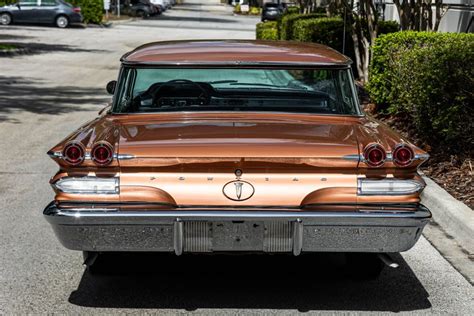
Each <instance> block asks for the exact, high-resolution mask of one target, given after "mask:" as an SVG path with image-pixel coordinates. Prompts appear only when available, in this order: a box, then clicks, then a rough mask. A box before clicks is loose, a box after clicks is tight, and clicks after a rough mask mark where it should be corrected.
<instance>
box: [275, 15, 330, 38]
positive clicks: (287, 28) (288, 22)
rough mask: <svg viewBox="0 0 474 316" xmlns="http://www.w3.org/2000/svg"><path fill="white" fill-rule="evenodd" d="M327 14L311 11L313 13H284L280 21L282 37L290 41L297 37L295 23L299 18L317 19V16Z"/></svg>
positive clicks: (320, 16)
mask: <svg viewBox="0 0 474 316" xmlns="http://www.w3.org/2000/svg"><path fill="white" fill-rule="evenodd" d="M325 16H326V14H322V13H311V14H299V13H292V14H284V15H283V16H282V17H281V19H280V21H279V27H278V30H279V32H280V33H279V34H280V39H281V40H284V41H290V40H293V39H295V38H294V36H295V33H296V32H295V27H294V24H295V22H296V21H299V20H307V19H315V18H322V17H325Z"/></svg>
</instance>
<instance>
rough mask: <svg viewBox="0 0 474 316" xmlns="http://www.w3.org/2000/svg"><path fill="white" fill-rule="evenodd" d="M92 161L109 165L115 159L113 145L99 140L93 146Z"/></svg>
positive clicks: (100, 164) (101, 164)
mask: <svg viewBox="0 0 474 316" xmlns="http://www.w3.org/2000/svg"><path fill="white" fill-rule="evenodd" d="M91 159H92V161H93V162H94V163H95V164H96V165H99V166H107V165H108V164H110V163H111V162H112V160H113V159H114V151H113V149H112V145H110V144H109V143H106V142H99V143H97V144H95V145H94V146H93V147H92V150H91Z"/></svg>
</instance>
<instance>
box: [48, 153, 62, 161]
mask: <svg viewBox="0 0 474 316" xmlns="http://www.w3.org/2000/svg"><path fill="white" fill-rule="evenodd" d="M47 154H48V156H50V157H51V158H60V159H62V158H63V153H62V152H60V151H48V152H47Z"/></svg>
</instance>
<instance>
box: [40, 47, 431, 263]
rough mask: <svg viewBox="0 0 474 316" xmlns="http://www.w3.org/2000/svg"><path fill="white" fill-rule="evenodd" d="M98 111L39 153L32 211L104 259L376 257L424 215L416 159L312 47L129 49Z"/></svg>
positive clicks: (324, 53) (416, 228)
mask: <svg viewBox="0 0 474 316" xmlns="http://www.w3.org/2000/svg"><path fill="white" fill-rule="evenodd" d="M121 62H122V65H121V69H120V74H119V78H118V81H116V82H115V81H112V82H110V83H109V84H108V85H107V90H108V91H109V92H110V93H112V94H113V101H112V103H111V105H110V108H107V109H105V110H104V111H102V113H101V114H100V115H99V116H98V117H97V118H95V119H93V120H92V121H90V122H88V123H86V124H84V125H83V126H82V127H80V128H79V129H77V130H76V131H74V132H73V133H72V134H71V135H69V136H68V137H66V138H65V139H64V140H63V141H62V142H60V143H59V144H57V145H56V146H54V147H53V148H52V149H51V150H50V151H49V152H48V154H49V156H50V157H51V158H52V159H53V160H54V161H55V162H56V163H57V164H58V165H59V171H58V172H57V173H56V175H54V176H53V177H52V179H51V185H52V187H53V189H54V191H55V193H56V196H55V198H54V201H53V202H51V204H49V205H48V206H47V207H46V209H45V211H44V215H45V217H46V219H47V220H48V221H49V222H50V223H51V225H52V227H53V229H54V231H55V233H56V235H57V237H58V239H59V240H60V242H61V243H62V244H63V245H64V246H65V247H67V248H69V249H73V250H80V251H84V252H85V254H86V258H88V262H92V261H93V260H92V259H90V258H95V257H97V254H98V253H106V252H134V251H135V252H137V251H147V252H148V251H150V252H171V253H173V252H174V253H175V254H176V255H181V254H186V253H216V252H223V253H248V252H261V253H288V254H293V255H295V256H297V255H300V254H302V253H311V252H340V253H372V254H381V255H380V257H381V258H385V261H386V262H387V261H389V260H390V258H389V257H388V256H385V255H384V254H386V253H396V252H402V251H406V250H408V249H410V248H411V247H412V246H413V245H414V244H415V243H416V241H417V240H418V238H419V237H420V235H421V232H422V229H423V227H424V226H425V224H426V223H427V222H428V221H429V218H430V217H431V214H430V212H429V211H428V209H426V208H425V207H424V206H423V205H421V204H420V192H421V191H422V190H423V187H424V185H425V184H424V182H423V180H422V178H421V177H420V175H419V174H418V172H417V169H418V167H419V166H420V164H421V163H423V162H424V161H425V160H426V159H428V155H427V154H426V153H425V152H424V151H422V150H421V149H419V148H417V147H416V146H414V145H413V144H412V143H410V142H409V141H407V140H406V139H404V138H403V137H401V136H400V135H398V134H397V133H395V132H394V131H392V130H390V129H389V128H388V127H387V126H385V125H383V124H382V123H380V122H378V121H375V120H373V119H372V118H370V117H368V116H366V115H364V113H363V112H362V111H361V108H360V105H359V101H358V97H357V95H356V89H355V86H354V79H353V75H352V72H351V67H350V64H351V61H350V60H349V59H348V58H347V57H345V56H344V55H341V54H340V53H338V52H336V51H334V50H332V49H330V48H328V47H325V46H322V45H317V44H307V43H289V42H277V41H275V42H273V41H272V42H266V41H176V42H159V43H151V44H147V45H144V46H141V47H139V48H137V49H135V50H133V51H132V52H129V53H127V54H126V55H124V56H123V57H122V59H121Z"/></svg>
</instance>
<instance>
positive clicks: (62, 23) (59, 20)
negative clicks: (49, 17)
mask: <svg viewBox="0 0 474 316" xmlns="http://www.w3.org/2000/svg"><path fill="white" fill-rule="evenodd" d="M54 22H55V24H56V26H57V27H59V28H61V29H64V28H66V27H68V25H69V19H68V18H67V16H64V15H60V16H57V17H56V20H55V21H54Z"/></svg>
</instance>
